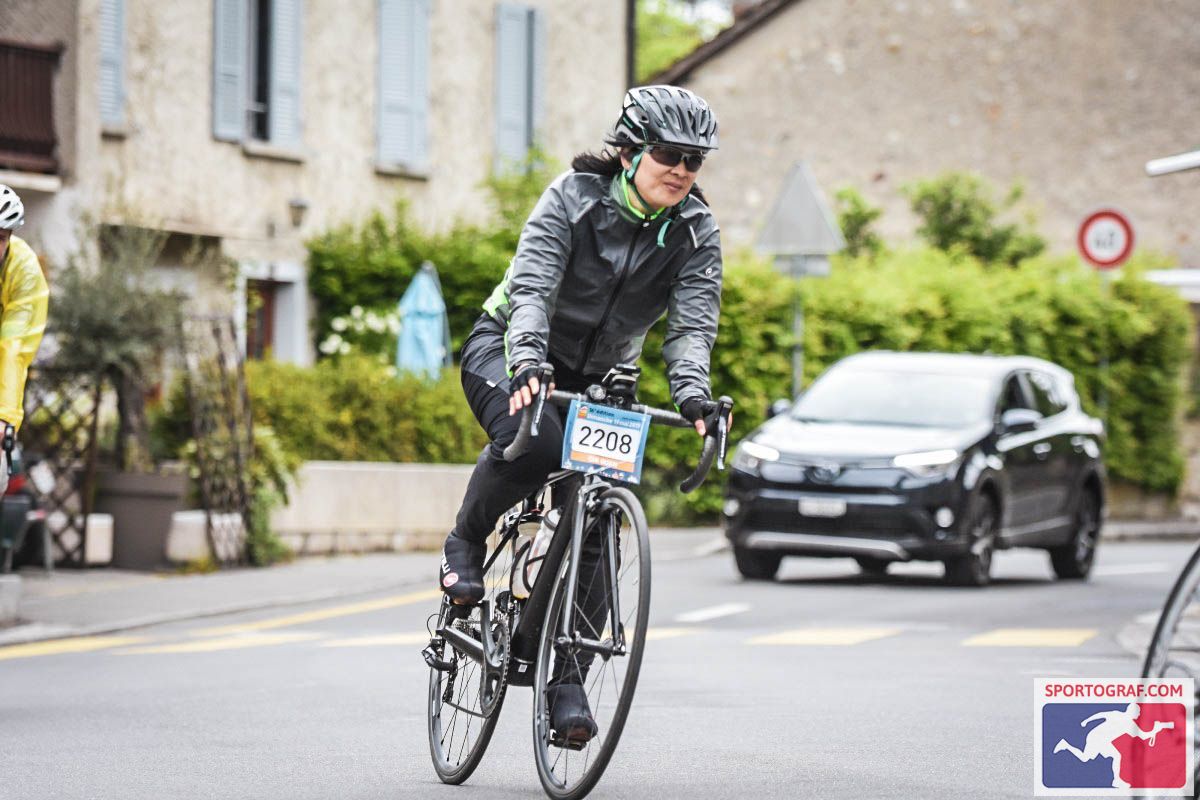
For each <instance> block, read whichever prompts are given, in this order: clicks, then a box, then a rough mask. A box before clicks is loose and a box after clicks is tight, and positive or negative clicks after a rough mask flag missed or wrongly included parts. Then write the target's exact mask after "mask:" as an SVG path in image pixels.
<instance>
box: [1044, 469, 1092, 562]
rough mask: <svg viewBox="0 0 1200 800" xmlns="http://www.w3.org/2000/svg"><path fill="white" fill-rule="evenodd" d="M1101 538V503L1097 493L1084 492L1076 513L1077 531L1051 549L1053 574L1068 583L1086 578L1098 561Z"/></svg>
mask: <svg viewBox="0 0 1200 800" xmlns="http://www.w3.org/2000/svg"><path fill="white" fill-rule="evenodd" d="M1099 539H1100V501H1099V499H1098V498H1097V497H1096V494H1095V492H1092V491H1090V490H1088V491H1085V492H1084V493H1083V495H1082V496H1081V497H1080V498H1079V509H1078V510H1077V511H1076V512H1075V532H1074V533H1073V534H1072V535H1071V540H1070V541H1069V542H1067V543H1066V544H1063V545H1059V546H1058V547H1052V548H1050V565H1051V566H1053V567H1054V574H1055V575H1057V576H1058V577H1060V578H1065V579H1067V580H1080V579H1083V578H1086V577H1087V576H1088V573H1090V572H1091V571H1092V562H1093V561H1095V560H1096V545H1097V543H1098V542H1099Z"/></svg>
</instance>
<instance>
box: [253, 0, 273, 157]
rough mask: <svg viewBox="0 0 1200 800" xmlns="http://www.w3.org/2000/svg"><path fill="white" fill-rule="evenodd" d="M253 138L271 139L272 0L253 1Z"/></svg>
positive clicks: (265, 140) (267, 140)
mask: <svg viewBox="0 0 1200 800" xmlns="http://www.w3.org/2000/svg"><path fill="white" fill-rule="evenodd" d="M250 8H251V13H250V24H251V32H252V35H251V36H250V46H251V50H250V52H251V58H250V103H249V112H250V135H251V136H252V137H254V138H255V139H259V140H260V141H264V142H269V141H270V140H271V124H270V123H271V0H251V1H250Z"/></svg>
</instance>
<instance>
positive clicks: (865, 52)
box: [686, 0, 1200, 265]
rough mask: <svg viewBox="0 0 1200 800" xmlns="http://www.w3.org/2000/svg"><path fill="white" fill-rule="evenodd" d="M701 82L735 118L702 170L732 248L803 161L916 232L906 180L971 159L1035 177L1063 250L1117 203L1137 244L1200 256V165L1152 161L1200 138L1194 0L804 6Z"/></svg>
mask: <svg viewBox="0 0 1200 800" xmlns="http://www.w3.org/2000/svg"><path fill="white" fill-rule="evenodd" d="M686 84H687V85H688V86H689V87H690V88H692V89H694V90H696V91H697V92H699V93H700V94H701V95H703V96H704V97H705V98H707V99H708V100H709V101H710V102H711V103H712V105H713V108H714V109H715V110H716V112H717V115H718V117H719V119H720V124H721V145H722V146H721V150H720V152H719V153H717V154H716V155H715V156H714V157H713V158H712V159H711V160H710V162H709V164H708V165H706V166H705V168H704V173H703V174H702V176H701V182H702V184H703V185H704V187H705V189H706V191H707V192H708V195H709V197H710V198H711V199H712V201H713V205H714V210H715V211H716V214H717V218H718V220H719V221H720V223H721V225H722V228H723V230H724V232H725V234H726V240H727V242H730V243H735V244H745V243H750V242H751V241H752V240H753V238H754V236H755V235H756V234H757V232H758V229H759V227H760V225H761V222H762V219H763V217H764V215H765V214H766V213H767V212H768V211H769V210H770V205H771V202H772V201H773V200H774V198H775V196H776V194H777V193H778V191H779V188H780V184H781V181H782V179H783V177H784V175H785V174H786V170H787V167H788V165H789V163H790V162H792V161H793V160H796V159H805V160H807V161H808V162H809V164H810V165H811V166H812V169H813V172H814V173H815V175H816V177H817V179H818V181H819V182H820V183H821V184H822V186H823V187H824V188H825V189H826V191H827V192H828V193H829V194H830V195H832V193H833V191H834V190H835V189H836V188H838V187H840V186H843V185H848V184H849V185H854V186H856V187H858V188H859V189H861V190H862V191H863V192H864V194H865V195H866V196H867V198H868V199H869V200H870V201H871V202H873V203H875V204H878V205H882V206H883V207H884V209H885V215H884V217H883V218H882V220H881V229H882V232H883V233H885V234H886V235H887V236H889V237H899V238H906V237H909V236H911V235H912V231H913V230H914V227H915V225H914V220H913V219H912V217H911V214H910V213H909V211H908V207H907V202H906V201H905V200H904V199H903V198H902V197H901V195H900V193H899V188H900V186H902V185H903V184H904V183H906V182H909V181H912V180H914V179H917V178H922V177H927V176H931V175H934V174H936V173H938V172H941V171H943V170H972V171H977V172H981V173H983V174H984V175H986V176H988V177H989V178H991V179H992V180H993V181H994V182H995V183H997V184H999V185H1000V186H1002V187H1007V186H1008V185H1009V184H1010V183H1011V182H1012V181H1014V180H1020V181H1022V182H1023V183H1024V184H1025V186H1026V188H1027V198H1028V202H1027V207H1028V208H1030V209H1032V210H1033V211H1034V212H1036V214H1037V216H1038V217H1039V219H1040V226H1041V229H1042V231H1043V232H1044V234H1045V235H1046V236H1047V237H1048V239H1049V241H1050V246H1051V249H1052V250H1056V251H1066V250H1073V249H1074V247H1075V244H1074V235H1075V231H1076V228H1077V226H1078V224H1079V222H1080V221H1081V220H1082V218H1083V217H1084V216H1085V214H1086V213H1087V212H1088V211H1089V210H1091V209H1093V208H1094V207H1096V206H1098V205H1101V204H1110V203H1111V204H1115V205H1117V206H1118V207H1120V208H1122V209H1124V210H1125V211H1126V212H1128V213H1129V214H1130V215H1132V217H1133V220H1134V224H1135V225H1136V227H1137V233H1138V238H1139V246H1141V247H1148V248H1154V249H1157V250H1160V251H1166V252H1169V253H1174V254H1177V255H1179V256H1180V257H1181V258H1182V259H1183V260H1184V261H1185V262H1188V263H1189V264H1191V265H1196V263H1197V262H1200V234H1198V233H1197V232H1196V226H1195V221H1194V220H1195V217H1196V214H1197V213H1200V180H1198V179H1197V177H1196V175H1197V173H1186V174H1180V175H1173V176H1169V177H1160V178H1149V177H1147V176H1146V175H1145V173H1144V164H1145V162H1146V161H1147V160H1149V159H1151V158H1154V157H1158V156H1164V155H1168V154H1172V153H1177V152H1182V151H1186V150H1191V149H1194V148H1195V147H1196V144H1197V134H1196V127H1197V124H1198V123H1197V118H1196V113H1195V109H1196V98H1197V97H1200V3H1196V2H1194V0H1143V2H1137V3H1129V2H1124V0H1089V1H1088V2H1086V3H1080V2H1076V0H797V2H795V3H794V4H793V5H791V6H789V7H788V8H787V9H786V10H784V11H782V12H780V13H779V14H778V15H776V16H775V17H774V18H773V19H771V20H770V21H768V22H767V23H766V24H765V25H763V26H762V27H761V28H759V29H757V30H755V31H753V32H751V33H750V34H748V35H747V36H746V37H745V38H744V39H742V40H741V41H740V42H738V43H737V44H734V45H733V46H731V47H730V48H728V49H726V50H725V51H724V52H722V53H721V54H719V55H717V56H716V57H715V58H713V59H712V60H710V61H709V62H707V63H706V64H704V65H703V66H701V67H700V68H698V69H697V70H696V71H695V72H694V74H693V75H692V77H691V78H690V79H689V80H687V82H686Z"/></svg>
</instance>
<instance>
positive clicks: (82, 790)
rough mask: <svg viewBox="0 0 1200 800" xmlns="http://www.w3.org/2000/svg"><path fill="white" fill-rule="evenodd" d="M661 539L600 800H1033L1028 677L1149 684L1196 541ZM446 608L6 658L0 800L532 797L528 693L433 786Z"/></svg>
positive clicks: (429, 600)
mask: <svg viewBox="0 0 1200 800" xmlns="http://www.w3.org/2000/svg"><path fill="white" fill-rule="evenodd" d="M660 538H662V537H655V539H656V552H655V555H656V559H655V566H654V570H655V571H654V597H653V604H652V614H651V630H652V632H656V633H654V636H653V641H651V642H650V643H649V644H648V646H647V648H648V649H647V654H646V661H645V665H644V667H643V670H642V678H641V682H640V684H639V687H638V693H637V698H636V700H635V706H634V710H633V713H632V714H631V717H630V720H629V724H628V725H627V727H626V730H625V734H624V737H623V738H622V741H621V745H620V749H619V750H618V752H617V755H616V757H615V758H614V759H613V762H612V763H611V765H610V766H609V769H608V772H607V773H606V774H605V776H604V778H603V780H602V781H601V783H600V785H599V786H598V788H597V789H596V790H595V792H593V794H592V796H593V797H607V798H648V797H652V798H655V800H668V799H669V798H735V797H736V798H746V797H753V798H755V799H756V800H761V799H762V798H796V797H820V798H853V799H854V800H862V798H905V800H913V799H914V798H1011V797H1021V798H1024V797H1031V796H1032V794H1033V786H1032V774H1033V770H1032V760H1031V758H1032V749H1033V748H1032V735H1033V682H1034V679H1035V677H1039V676H1040V677H1053V676H1079V677H1105V676H1135V675H1136V674H1137V672H1138V668H1139V663H1138V658H1137V657H1136V656H1135V655H1133V654H1131V653H1130V652H1128V651H1127V650H1126V649H1124V648H1123V647H1122V645H1121V644H1120V641H1121V640H1128V638H1129V637H1128V635H1127V634H1128V631H1129V630H1130V626H1131V625H1133V624H1134V623H1135V621H1136V620H1137V618H1139V617H1142V618H1143V619H1145V618H1147V617H1146V615H1147V614H1148V613H1150V612H1153V611H1155V610H1156V609H1157V608H1158V606H1159V605H1160V604H1161V602H1162V600H1163V598H1164V597H1165V594H1166V591H1167V589H1168V588H1169V586H1170V583H1171V581H1172V580H1173V578H1174V573H1175V571H1176V569H1177V568H1178V566H1179V565H1180V564H1182V562H1183V560H1184V558H1185V555H1186V553H1187V552H1188V551H1189V550H1190V547H1189V546H1187V545H1183V544H1166V543H1163V544H1118V543H1106V544H1105V545H1104V546H1103V547H1102V549H1101V552H1100V556H1099V560H1098V563H1097V570H1096V575H1095V576H1094V578H1093V580H1092V581H1090V582H1089V583H1087V584H1066V583H1058V582H1055V581H1054V580H1053V579H1052V576H1051V572H1050V569H1049V565H1048V564H1047V563H1046V560H1045V557H1044V556H1043V555H1041V554H1038V553H1032V552H1029V553H1026V552H1021V551H1017V552H1013V553H1001V554H999V555H998V557H997V559H996V564H995V573H996V575H997V577H998V580H997V581H996V583H995V584H994V585H993V586H991V587H989V588H987V589H985V590H971V589H954V588H948V587H945V586H943V585H941V583H940V581H939V580H938V577H939V575H940V567H939V566H936V565H904V566H902V567H901V568H899V569H895V570H894V574H892V575H890V576H888V577H886V578H883V579H867V578H864V577H861V576H860V575H858V573H857V569H856V567H855V566H854V563H853V562H852V561H844V560H838V561H811V560H792V561H788V562H785V564H784V568H783V571H782V572H781V575H780V580H779V581H777V582H775V583H771V584H761V583H745V582H742V581H741V580H740V579H739V578H738V577H737V576H736V574H735V572H734V569H733V566H732V563H731V558H730V556H729V555H728V554H727V553H712V554H708V555H701V554H700V553H702V552H703V548H698V547H697V545H699V544H703V543H702V542H698V541H696V540H694V539H693V540H689V539H686V538H673V539H671V540H670V541H669V542H667V541H665V539H663V541H662V546H661V547H659V546H658V542H659V540H660ZM431 578H432V572H431ZM435 604H436V600H434V599H433V594H432V593H431V592H428V591H425V590H423V589H419V590H414V591H413V592H410V593H408V594H401V595H395V594H392V595H376V596H373V597H367V598H363V599H362V600H355V601H345V600H343V601H337V602H329V603H324V604H315V605H311V606H305V607H299V608H294V609H283V610H281V609H275V610H273V611H270V612H259V613H249V614H240V615H231V616H228V617H223V618H219V619H215V620H214V619H207V620H198V621H195V622H190V623H178V624H174V625H164V626H157V627H152V628H144V629H140V630H136V631H131V632H129V633H126V634H115V635H113V636H112V637H107V638H102V639H97V640H84V641H83V642H82V643H80V641H79V640H75V643H74V644H70V643H69V642H68V643H48V644H44V645H33V646H28V647H26V648H25V649H23V650H15V651H14V650H8V651H5V650H0V733H2V737H3V748H2V755H0V797H4V798H10V797H11V798H56V799H57V798H121V799H122V800H134V799H135V798H155V800H158V799H159V798H172V797H186V798H208V797H213V798H238V800H243V799H244V798H288V799H289V800H291V799H292V798H344V799H346V800H349V799H350V798H390V799H395V798H489V799H490V798H517V797H538V796H540V795H541V789H540V786H539V784H538V780H537V774H536V771H535V768H534V764H533V752H532V746H531V741H530V737H531V733H530V699H531V696H530V692H529V690H528V689H513V690H512V692H511V693H510V694H509V697H508V699H507V701H506V704H505V706H504V709H503V717H502V719H501V724H500V728H499V731H498V733H497V736H496V738H495V739H494V740H493V742H492V745H491V748H490V749H489V751H488V754H487V756H486V758H485V760H484V763H483V765H482V766H481V767H480V769H479V770H478V771H477V772H476V774H475V775H474V777H473V778H472V779H471V780H470V781H469V782H468V783H467V784H466V785H465V786H462V787H448V786H443V785H442V784H440V783H439V782H438V781H437V778H436V776H435V774H434V772H433V769H432V767H431V765H430V763H429V755H428V745H427V742H426V733H425V687H426V680H427V670H426V668H425V666H424V664H423V663H422V662H421V660H420V657H419V655H418V651H419V650H420V648H421V646H422V643H423V642H422V638H423V631H424V626H425V620H426V617H427V616H428V615H429V614H430V613H432V611H433V610H434V608H435ZM1134 627H1136V626H1134ZM1123 631H1124V632H1125V635H1123ZM69 648H94V649H86V650H79V651H77V652H66V650H67V649H69Z"/></svg>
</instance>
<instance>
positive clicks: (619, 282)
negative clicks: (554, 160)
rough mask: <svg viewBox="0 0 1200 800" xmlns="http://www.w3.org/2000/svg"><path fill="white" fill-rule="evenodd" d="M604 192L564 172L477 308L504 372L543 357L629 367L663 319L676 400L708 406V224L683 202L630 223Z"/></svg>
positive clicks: (715, 240) (714, 291)
mask: <svg viewBox="0 0 1200 800" xmlns="http://www.w3.org/2000/svg"><path fill="white" fill-rule="evenodd" d="M610 183H611V178H609V177H606V176H603V175H594V174H590V173H582V172H567V173H564V174H563V175H560V176H558V178H556V179H555V180H554V182H553V183H551V184H550V186H549V188H547V189H546V191H545V192H544V193H543V194H542V197H541V199H540V200H538V203H537V206H536V207H534V209H533V213H532V214H531V215H530V217H529V220H528V221H527V222H526V223H525V228H524V230H523V231H522V232H521V240H520V243H519V244H518V245H517V253H516V255H515V256H514V257H513V260H512V263H511V264H510V265H509V268H508V271H507V272H506V273H505V276H504V280H503V281H502V282H501V283H500V285H499V286H497V287H496V289H495V291H494V292H493V293H492V296H491V297H490V298H489V299H488V301H487V302H486V303H485V304H484V310H485V311H487V312H488V314H490V315H491V316H492V317H493V318H494V319H495V320H496V321H497V322H499V323H500V324H501V325H502V326H504V327H505V328H506V332H505V346H506V353H507V363H508V368H509V371H510V374H511V371H512V368H513V366H514V365H516V364H519V363H522V362H526V361H533V362H541V361H543V360H545V358H546V356H547V354H553V355H554V357H555V358H556V359H558V360H559V361H560V362H561V363H563V364H565V365H567V366H568V367H570V368H571V369H574V370H576V371H577V372H580V373H583V374H588V375H603V374H604V373H606V372H607V371H608V370H609V369H610V368H611V367H613V366H614V365H616V364H620V363H629V364H632V363H635V362H636V361H637V359H638V357H639V356H640V355H641V352H642V344H643V343H644V342H645V339H646V331H648V330H649V329H650V327H651V326H652V325H654V323H655V322H657V321H658V320H659V319H660V318H661V317H662V315H663V313H664V312H666V313H667V333H666V339H665V341H664V343H663V359H664V360H665V361H666V363H667V375H668V377H669V378H670V382H671V398H672V400H674V401H675V404H676V405H681V404H682V403H683V401H684V400H687V399H688V398H689V397H696V396H701V397H704V398H711V396H712V392H711V388H710V386H709V377H708V370H709V354H710V353H711V351H712V347H713V343H714V342H715V341H716V338H717V318H718V315H719V312H720V309H721V240H720V232H719V230H718V228H717V224H716V220H714V219H713V215H712V212H711V211H709V209H708V207H707V206H706V205H705V204H704V203H702V202H701V201H700V200H699V199H697V198H696V197H695V196H689V197H688V198H687V200H686V202H684V203H683V204H682V207H681V208H678V209H676V210H674V211H672V212H668V213H664V214H663V215H661V216H660V217H659V218H657V219H654V220H649V221H635V220H633V219H631V218H630V217H629V215H628V214H627V213H626V212H624V211H623V210H622V209H621V208H620V206H619V204H618V201H617V200H615V199H614V198H613V197H612V196H611V193H610V191H609V187H610ZM663 225H666V226H667V230H666V231H665V234H664V235H662V245H663V246H661V247H660V246H659V244H658V241H659V238H660V234H663V231H662V230H661V228H662V226H663Z"/></svg>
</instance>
